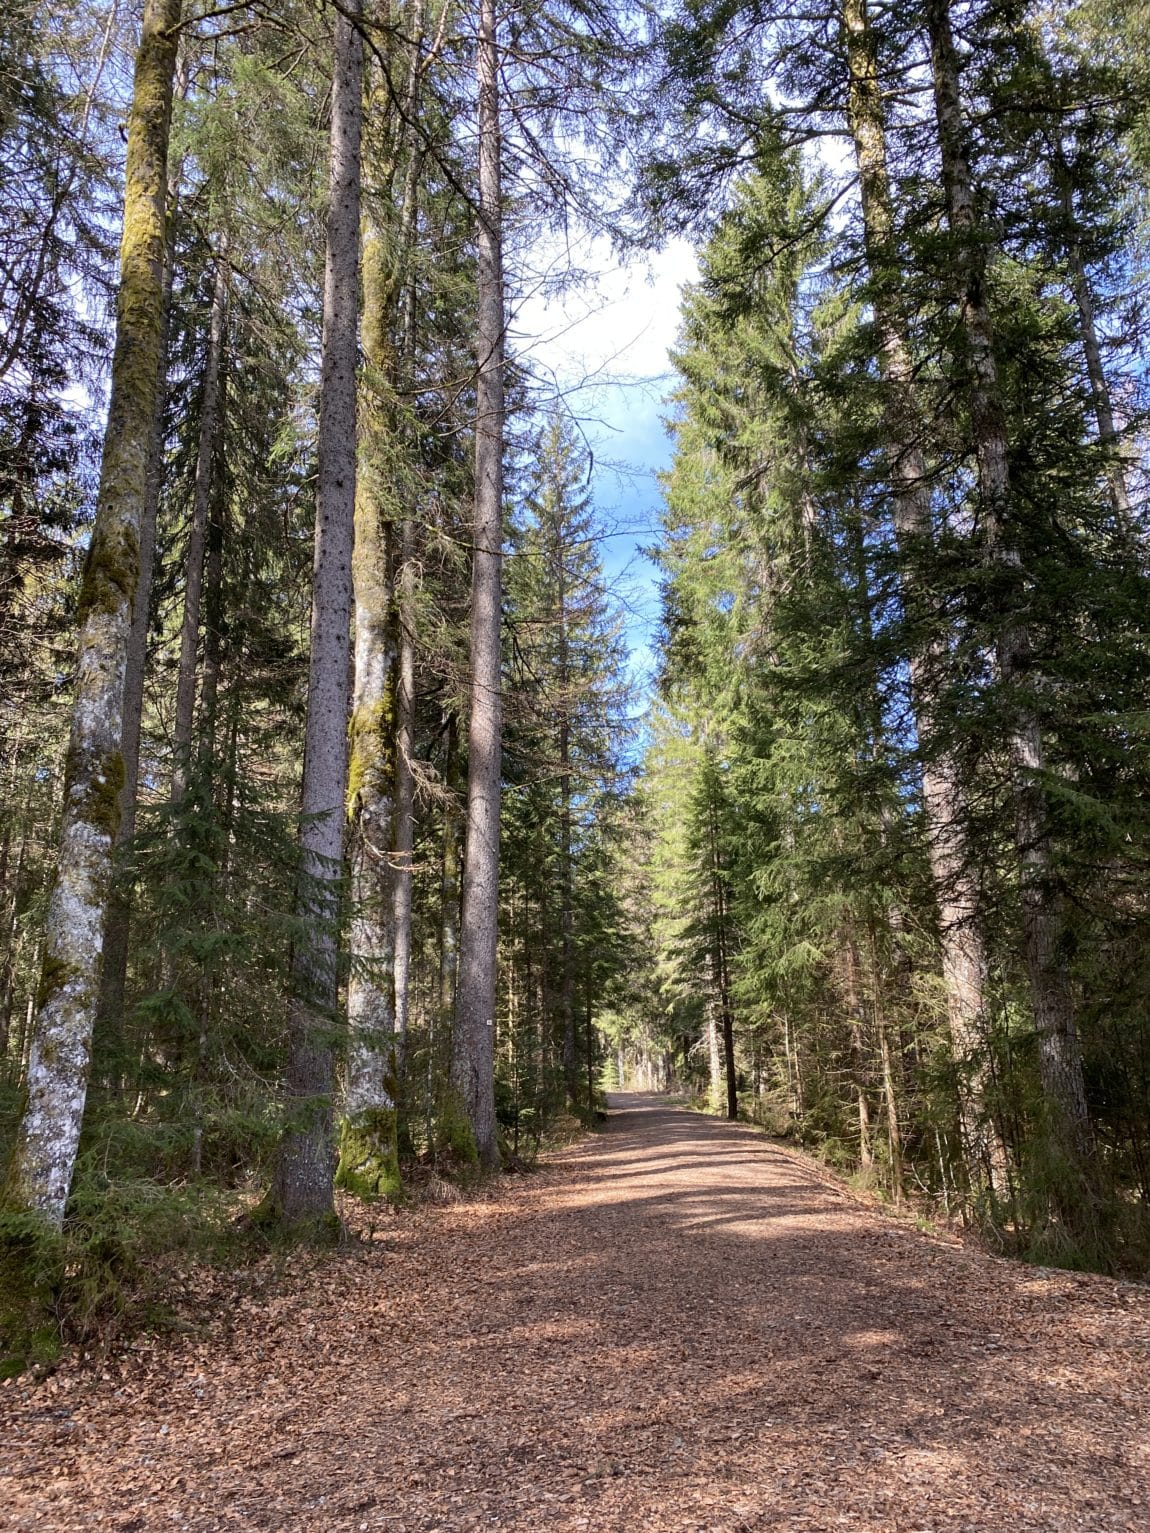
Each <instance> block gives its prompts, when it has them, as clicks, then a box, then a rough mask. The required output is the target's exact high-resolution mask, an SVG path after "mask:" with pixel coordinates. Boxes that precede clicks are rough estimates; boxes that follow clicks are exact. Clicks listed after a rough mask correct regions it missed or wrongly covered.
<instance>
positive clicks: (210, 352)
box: [171, 246, 228, 804]
mask: <svg viewBox="0 0 1150 1533" xmlns="http://www.w3.org/2000/svg"><path fill="white" fill-rule="evenodd" d="M227 305H228V263H227V252H226V246H225V249H224V250H223V251H222V252H221V253H220V255H218V256H217V257H216V270H215V281H214V282H213V284H212V312H211V322H210V327H209V331H208V346H207V351H206V353H205V356H204V387H203V395H202V398H201V401H200V432H199V441H198V443H197V449H196V473H195V482H194V488H193V491H192V520H191V526H190V528H189V531H188V546H187V551H186V553H185V555H184V615H183V620H182V622H181V624H180V663H179V671H178V673H177V678H176V715H175V722H174V725H173V729H172V744H173V761H172V792H171V797H172V802H173V803H174V804H178V803H179V802H180V800H181V799H182V798H183V796H184V792H185V790H186V787H187V782H188V772H189V770H190V768H191V757H192V728H193V724H194V720H195V712H196V674H197V666H196V657H197V654H198V651H199V645H200V607H201V605H202V597H203V585H204V558H205V554H206V552H207V543H208V511H209V508H210V506H211V496H212V468H213V464H214V460H215V456H216V446H217V441H218V438H219V423H220V373H221V366H222V359H223V352H224V324H225V320H226V316H227Z"/></svg>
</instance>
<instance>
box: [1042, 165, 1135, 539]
mask: <svg viewBox="0 0 1150 1533" xmlns="http://www.w3.org/2000/svg"><path fill="white" fill-rule="evenodd" d="M1054 176H1055V182H1056V184H1057V186H1058V192H1059V197H1060V199H1061V203H1062V218H1063V225H1064V231H1065V232H1064V236H1063V238H1064V241H1065V248H1066V262H1067V265H1068V266H1069V268H1070V291H1071V293H1072V294H1073V297H1074V306H1075V308H1076V309H1077V310H1078V333H1079V335H1080V336H1081V339H1082V351H1083V355H1084V356H1085V358H1086V376H1087V378H1088V379H1089V381H1090V398H1091V403H1092V404H1093V406H1094V420H1095V422H1096V424H1097V426H1098V440H1099V442H1100V443H1101V444H1102V445H1103V446H1104V447H1108V448H1110V449H1111V452H1112V456H1111V459H1110V462H1109V465H1108V468H1107V474H1106V478H1107V484H1108V486H1109V489H1110V503H1111V505H1112V506H1113V507H1114V517H1115V520H1116V521H1117V523H1118V526H1119V528H1120V529H1121V531H1122V533H1123V535H1124V536H1125V537H1127V538H1129V537H1130V536H1132V534H1133V531H1134V517H1133V511H1132V509H1131V505H1130V491H1129V489H1128V487H1127V484H1126V474H1125V472H1124V470H1123V466H1122V459H1121V457H1120V456H1119V454H1118V451H1117V448H1118V429H1117V427H1116V426H1115V424H1114V406H1113V404H1112V402H1111V399H1110V385H1109V383H1108V382H1107V379H1106V369H1105V367H1104V366H1103V364H1102V347H1101V345H1100V343H1099V340H1098V325H1097V322H1096V320H1095V317H1094V294H1093V292H1092V290H1091V287H1090V276H1089V274H1088V272H1087V270H1086V263H1085V261H1084V260H1083V259H1082V243H1081V241H1080V239H1079V237H1078V223H1077V220H1076V218H1075V216H1074V183H1073V180H1072V179H1071V175H1070V167H1069V166H1068V165H1067V163H1066V157H1065V155H1064V154H1063V152H1062V148H1061V146H1059V147H1058V148H1057V149H1056V150H1055V151H1054Z"/></svg>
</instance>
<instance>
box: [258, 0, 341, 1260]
mask: <svg viewBox="0 0 1150 1533" xmlns="http://www.w3.org/2000/svg"><path fill="white" fill-rule="evenodd" d="M362 118H363V41H362V38H361V36H360V32H359V29H358V27H357V25H356V23H355V20H354V18H353V16H352V15H349V14H347V13H346V12H345V11H343V10H341V11H339V12H338V13H337V14H336V17H335V54H334V68H333V80H332V107H331V179H330V204H329V208H328V215H327V257H326V267H325V272H324V302H323V338H322V343H321V345H322V351H321V364H320V393H319V473H318V492H317V504H316V529H315V571H314V578H313V583H312V616H311V657H310V664H309V672H308V704H307V724H306V729H305V739H304V764H303V788H302V805H301V809H302V820H301V825H300V852H301V882H300V888H299V893H298V895H297V911H296V913H297V916H298V918H299V922H300V933H299V936H298V937H297V940H296V945H295V951H294V954H293V962H292V991H293V994H292V999H291V1004H290V1009H289V1016H288V1064H287V1072H286V1086H287V1097H288V1103H287V1122H286V1124H285V1127H284V1133H283V1137H282V1139H281V1141H280V1147H279V1154H278V1158H277V1163H276V1168H275V1179H274V1183H273V1186H272V1189H271V1191H270V1193H269V1199H268V1204H267V1205H265V1215H266V1216H267V1217H269V1218H271V1219H274V1220H275V1221H276V1222H278V1223H280V1224H282V1225H283V1226H284V1227H285V1228H287V1229H289V1230H292V1231H295V1232H298V1233H301V1234H308V1233H313V1232H314V1233H316V1234H322V1233H325V1232H327V1231H330V1230H331V1228H332V1226H333V1224H334V1221H335V1213H334V1208H333V1203H332V1173H333V1170H334V1165H333V1145H332V1090H333V1086H334V1079H333V1034H334V1027H335V1018H336V1007H337V1001H338V994H339V942H338V924H339V921H338V917H339V881H340V870H341V865H342V853H343V824H344V801H345V795H346V791H347V754H348V743H347V741H348V728H347V722H348V701H349V699H348V691H349V688H348V661H349V658H350V648H351V645H350V625H351V608H352V575H351V562H352V546H353V537H354V527H355V487H356V331H357V320H358V313H359V237H360V231H359V207H360V134H361V127H362Z"/></svg>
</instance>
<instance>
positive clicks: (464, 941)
mask: <svg viewBox="0 0 1150 1533" xmlns="http://www.w3.org/2000/svg"><path fill="white" fill-rule="evenodd" d="M477 64H478V77H479V241H478V243H479V268H478V285H479V325H478V342H479V366H478V377H477V383H476V426H475V523H474V534H473V545H472V577H471V716H470V724H469V729H468V741H467V839H466V845H465V850H464V864H463V910H462V920H461V926H460V943H459V982H458V989H457V995H456V1005H455V1029H454V1036H453V1057H452V1082H453V1085H454V1089H455V1092H456V1095H457V1097H458V1099H459V1107H460V1110H461V1112H462V1113H463V1115H464V1117H465V1119H466V1122H467V1124H468V1126H469V1129H470V1132H471V1134H472V1136H473V1138H474V1148H475V1151H476V1153H477V1154H478V1157H479V1160H480V1162H481V1164H483V1165H486V1166H494V1165H496V1164H497V1163H498V1160H499V1148H498V1144H497V1142H496V1130H495V1076H494V1057H495V982H496V939H497V926H498V914H499V812H500V803H499V794H500V757H501V743H502V742H501V731H502V694H501V653H500V618H501V606H502V554H503V357H504V312H503V250H502V242H503V237H502V218H503V203H502V188H501V174H500V158H501V142H500V121H499V56H498V47H497V40H496V15H495V4H494V0H481V4H480V12H479V49H478V61H477Z"/></svg>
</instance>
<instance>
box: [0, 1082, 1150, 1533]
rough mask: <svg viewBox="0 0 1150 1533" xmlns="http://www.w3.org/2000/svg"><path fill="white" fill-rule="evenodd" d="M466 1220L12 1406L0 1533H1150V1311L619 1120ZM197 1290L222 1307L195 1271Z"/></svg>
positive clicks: (457, 1218)
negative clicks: (106, 1532) (239, 1532)
mask: <svg viewBox="0 0 1150 1533" xmlns="http://www.w3.org/2000/svg"><path fill="white" fill-rule="evenodd" d="M613 1105H614V1107H615V1111H614V1112H613V1113H612V1116H611V1119H610V1122H609V1125H608V1129H607V1131H606V1132H605V1133H603V1134H600V1135H597V1136H594V1137H593V1138H589V1139H587V1140H585V1141H583V1142H582V1143H580V1144H579V1145H577V1146H575V1147H574V1148H572V1149H569V1150H566V1151H564V1152H562V1153H561V1154H559V1155H558V1156H555V1157H553V1158H552V1159H551V1160H550V1161H549V1162H548V1164H547V1166H546V1169H545V1170H543V1171H542V1172H541V1173H540V1174H538V1175H536V1176H533V1177H529V1178H522V1179H521V1178H515V1179H507V1180H506V1181H504V1182H502V1183H500V1184H499V1185H498V1186H497V1188H496V1190H495V1191H494V1192H492V1193H491V1194H490V1195H487V1196H485V1197H481V1198H479V1199H477V1200H475V1201H468V1202H462V1203H457V1204H449V1205H446V1206H440V1207H434V1208H433V1207H426V1206H425V1207H421V1208H417V1209H413V1210H407V1211H401V1212H399V1213H397V1214H393V1215H388V1216H386V1217H384V1216H381V1215H379V1214H378V1213H375V1214H373V1215H371V1216H370V1217H371V1218H372V1219H373V1221H374V1224H375V1227H374V1229H373V1228H371V1227H370V1226H369V1225H368V1224H366V1222H365V1223H364V1225H363V1229H362V1234H363V1239H362V1240H361V1241H360V1242H358V1243H356V1244H353V1245H352V1246H351V1247H349V1248H348V1250H346V1251H345V1252H342V1253H340V1254H339V1255H336V1256H334V1257H327V1258H322V1259H321V1258H315V1257H308V1256H303V1255H301V1256H298V1257H295V1258H293V1259H291V1260H290V1261H289V1262H288V1263H287V1264H286V1266H281V1267H279V1268H277V1269H276V1270H275V1272H274V1273H272V1272H270V1271H269V1272H268V1274H266V1281H260V1280H259V1279H258V1275H257V1278H256V1279H255V1280H253V1278H252V1277H251V1275H250V1274H249V1275H248V1277H247V1278H246V1279H245V1281H244V1282H243V1283H242V1284H231V1285H229V1284H228V1283H227V1282H224V1281H220V1282H218V1283H217V1285H216V1288H215V1289H214V1290H213V1291H212V1295H211V1298H212V1302H213V1303H214V1306H215V1311H216V1312H215V1314H214V1316H213V1318H212V1320H211V1322H210V1324H209V1325H207V1326H206V1327H204V1326H200V1327H197V1328H196V1329H194V1330H192V1331H189V1332H188V1333H187V1334H186V1335H181V1336H175V1337H173V1336H170V1335H169V1336H164V1337H159V1338H156V1339H153V1340H145V1341H141V1342H140V1343H139V1344H138V1345H137V1346H135V1347H134V1348H133V1349H132V1350H131V1351H129V1352H126V1353H124V1354H123V1355H121V1356H119V1357H117V1358H116V1359H114V1360H111V1361H108V1362H105V1363H104V1364H102V1365H100V1366H99V1367H98V1368H96V1369H93V1368H92V1367H91V1366H85V1365H82V1364H81V1363H80V1362H78V1361H75V1362H71V1363H68V1364H66V1365H65V1366H63V1367H62V1368H60V1369H59V1370H58V1371H57V1372H56V1373H55V1374H54V1375H53V1376H52V1378H50V1379H49V1380H47V1381H46V1382H44V1383H42V1384H40V1385H39V1386H37V1387H35V1388H33V1387H31V1386H30V1385H28V1384H27V1383H26V1382H25V1383H13V1382H10V1383H9V1384H8V1385H7V1386H6V1387H5V1388H4V1389H3V1390H2V1391H0V1443H2V1445H3V1446H2V1447H0V1527H4V1528H6V1529H19V1530H31V1529H36V1530H41V1533H73V1530H79V1529H119V1530H123V1533H128V1530H139V1533H151V1530H153V1529H161V1528H163V1529H173V1528H174V1529H181V1528H182V1529H190V1530H195V1533H216V1530H221V1533H223V1530H231V1529H264V1530H269V1533H275V1530H284V1533H302V1530H307V1533H329V1530H330V1533H337V1530H338V1533H343V1530H360V1533H365V1530H384V1529H386V1530H389V1533H434V1530H439V1533H465V1530H476V1533H477V1530H480V1529H483V1530H500V1529H502V1530H514V1533H535V1530H539V1529H556V1530H560V1533H584V1530H586V1533H648V1530H649V1533H766V1530H787V1533H792V1530H793V1533H831V1530H836V1533H837V1530H842V1529H847V1530H853V1533H992V1530H998V1529H1002V1530H1007V1529H1009V1530H1012V1533H1015V1530H1019V1533H1064V1530H1065V1533H1070V1530H1079V1529H1090V1530H1100V1533H1101V1530H1105V1533H1146V1530H1147V1529H1150V1433H1148V1430H1147V1428H1148V1425H1150V1369H1148V1365H1147V1360H1148V1358H1150V1345H1148V1344H1150V1290H1148V1289H1146V1288H1144V1287H1141V1286H1138V1285H1134V1284H1123V1283H1116V1282H1114V1281H1113V1280H1110V1279H1105V1278H1101V1277H1094V1276H1081V1275H1077V1274H1071V1273H1065V1272H1057V1271H1051V1270H1048V1269H1035V1268H1028V1267H1024V1266H1021V1265H1018V1264H1016V1263H1012V1262H1009V1261H1005V1260H1000V1259H996V1258H993V1257H990V1256H986V1255H983V1254H980V1253H978V1252H975V1251H971V1250H967V1249H964V1248H963V1247H961V1246H959V1245H958V1244H957V1243H955V1242H953V1241H950V1240H947V1239H945V1238H941V1237H935V1236H931V1235H927V1234H923V1233H921V1232H919V1231H917V1230H915V1229H912V1228H910V1227H909V1226H907V1225H906V1224H904V1223H902V1222H899V1221H896V1220H894V1219H892V1218H891V1217H889V1216H888V1215H886V1214H884V1213H883V1212H882V1211H881V1210H878V1209H875V1208H871V1207H867V1206H865V1205H863V1204H862V1203H860V1202H858V1201H856V1200H854V1199H852V1198H851V1197H849V1196H847V1195H845V1194H844V1193H843V1192H842V1191H841V1190H839V1189H837V1188H835V1187H834V1186H831V1185H828V1184H827V1182H826V1180H825V1179H824V1178H820V1177H819V1176H818V1175H817V1174H816V1173H815V1172H814V1171H813V1170H812V1168H811V1167H810V1166H809V1165H808V1164H807V1162H806V1161H805V1160H804V1159H803V1157H802V1156H800V1155H797V1154H792V1153H790V1152H788V1151H786V1150H782V1149H779V1148H778V1147H776V1146H773V1145H770V1144H768V1143H767V1142H765V1141H764V1140H763V1139H761V1138H760V1137H759V1136H758V1135H756V1134H754V1133H752V1132H751V1131H749V1130H746V1129H742V1128H739V1127H737V1126H734V1125H730V1124H726V1123H721V1122H718V1121H716V1120H712V1119H706V1118H701V1117H698V1116H696V1115H694V1114H691V1113H687V1112H683V1111H678V1110H675V1109H673V1108H670V1107H667V1106H666V1105H665V1104H663V1103H662V1102H660V1100H659V1099H658V1098H650V1097H646V1098H645V1097H618V1098H615V1099H614V1103H613ZM197 1281H200V1279H198V1278H197Z"/></svg>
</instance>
